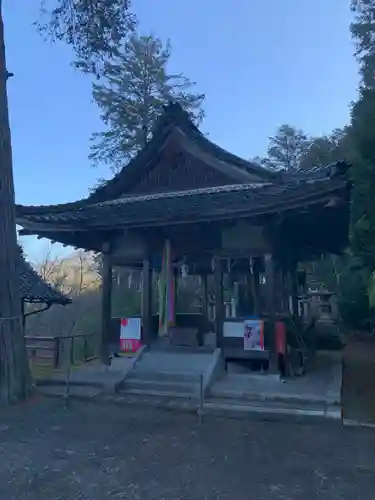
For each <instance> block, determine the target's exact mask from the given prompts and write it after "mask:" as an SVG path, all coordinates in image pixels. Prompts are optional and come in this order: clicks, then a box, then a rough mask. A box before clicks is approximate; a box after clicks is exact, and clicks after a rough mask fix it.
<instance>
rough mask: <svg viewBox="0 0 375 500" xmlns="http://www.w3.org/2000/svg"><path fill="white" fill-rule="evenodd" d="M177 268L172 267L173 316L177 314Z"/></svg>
mask: <svg viewBox="0 0 375 500" xmlns="http://www.w3.org/2000/svg"><path fill="white" fill-rule="evenodd" d="M179 274H180V273H179V269H178V268H177V267H174V268H173V294H174V312H175V316H176V314H177V304H178V276H179Z"/></svg>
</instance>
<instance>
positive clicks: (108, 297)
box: [100, 252, 120, 365]
mask: <svg viewBox="0 0 375 500" xmlns="http://www.w3.org/2000/svg"><path fill="white" fill-rule="evenodd" d="M102 264H103V265H102V335H101V348H100V357H101V361H102V363H103V364H105V365H108V364H109V355H110V351H109V338H110V330H111V316H112V307H111V306H112V266H111V263H110V258H109V254H108V253H105V252H103V254H102ZM119 340H120V339H119Z"/></svg>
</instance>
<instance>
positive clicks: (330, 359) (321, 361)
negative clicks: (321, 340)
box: [211, 352, 342, 406]
mask: <svg viewBox="0 0 375 500" xmlns="http://www.w3.org/2000/svg"><path fill="white" fill-rule="evenodd" d="M341 383H342V356H341V353H337V352H320V353H318V354H317V355H316V358H315V360H314V362H313V364H312V366H311V367H310V368H309V371H308V372H307V373H306V374H305V375H303V376H301V377H296V378H290V379H286V380H280V377H279V376H278V375H273V374H266V373H265V374H261V373H257V372H251V371H250V370H249V369H247V368H243V367H239V366H238V365H237V366H236V364H232V363H229V366H228V371H227V372H226V374H225V375H224V377H223V378H222V379H221V380H219V381H218V382H216V384H214V386H213V387H212V389H211V396H213V397H216V398H228V399H237V400H248V401H251V400H255V401H256V400H258V401H259V400H261V401H280V402H281V401H283V402H290V403H293V402H295V403H300V404H304V405H315V404H320V405H321V404H323V405H327V406H331V405H337V406H339V405H340V404H341Z"/></svg>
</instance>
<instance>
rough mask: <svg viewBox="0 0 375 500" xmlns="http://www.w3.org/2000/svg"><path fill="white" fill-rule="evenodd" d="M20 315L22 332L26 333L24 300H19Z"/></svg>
mask: <svg viewBox="0 0 375 500" xmlns="http://www.w3.org/2000/svg"><path fill="white" fill-rule="evenodd" d="M21 314H22V330H23V334H24V335H25V333H26V316H25V299H21Z"/></svg>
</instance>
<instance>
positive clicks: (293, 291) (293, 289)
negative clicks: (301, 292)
mask: <svg viewBox="0 0 375 500" xmlns="http://www.w3.org/2000/svg"><path fill="white" fill-rule="evenodd" d="M288 277H289V280H288V281H289V286H288V288H289V294H290V296H291V302H292V314H293V316H298V284H297V262H296V261H293V262H292V263H291V264H290V265H289V270H288Z"/></svg>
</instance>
